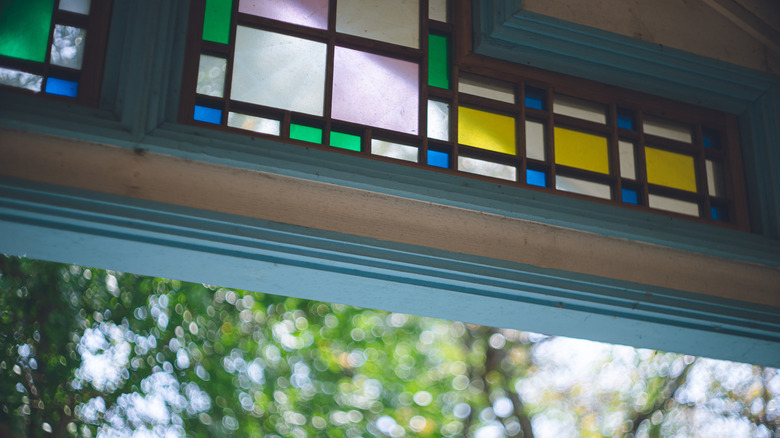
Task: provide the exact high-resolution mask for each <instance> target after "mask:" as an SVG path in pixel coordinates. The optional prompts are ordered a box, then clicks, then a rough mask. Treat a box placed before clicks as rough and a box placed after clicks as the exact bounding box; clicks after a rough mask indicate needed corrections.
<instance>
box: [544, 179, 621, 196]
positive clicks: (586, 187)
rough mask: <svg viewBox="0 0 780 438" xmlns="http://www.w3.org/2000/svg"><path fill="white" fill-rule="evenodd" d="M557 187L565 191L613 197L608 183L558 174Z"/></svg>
mask: <svg viewBox="0 0 780 438" xmlns="http://www.w3.org/2000/svg"><path fill="white" fill-rule="evenodd" d="M555 188H556V189H558V190H562V191H564V192H571V193H579V194H581V195H588V196H593V197H596V198H602V199H610V198H612V190H611V189H610V187H609V186H608V185H606V184H601V183H597V182H593V181H585V180H583V179H579V178H572V177H568V176H562V175H557V176H556V177H555Z"/></svg>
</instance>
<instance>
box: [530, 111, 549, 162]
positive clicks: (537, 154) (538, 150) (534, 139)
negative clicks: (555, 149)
mask: <svg viewBox="0 0 780 438" xmlns="http://www.w3.org/2000/svg"><path fill="white" fill-rule="evenodd" d="M544 131H545V130H544V123H539V122H533V121H531V120H526V121H525V155H526V157H528V158H531V159H534V160H540V161H545V160H547V153H546V152H545V147H544V145H545V144H546V143H547V142H546V141H545V138H546V135H545V133H544Z"/></svg>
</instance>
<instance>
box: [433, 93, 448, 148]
mask: <svg viewBox="0 0 780 438" xmlns="http://www.w3.org/2000/svg"><path fill="white" fill-rule="evenodd" d="M428 138H435V139H437V140H443V141H449V139H450V105H449V104H448V103H445V102H438V101H435V100H429V101H428Z"/></svg>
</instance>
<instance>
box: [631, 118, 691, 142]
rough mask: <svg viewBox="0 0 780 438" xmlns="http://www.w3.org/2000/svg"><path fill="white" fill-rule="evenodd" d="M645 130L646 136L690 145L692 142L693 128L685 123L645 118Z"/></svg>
mask: <svg viewBox="0 0 780 438" xmlns="http://www.w3.org/2000/svg"><path fill="white" fill-rule="evenodd" d="M643 129H644V131H645V134H650V135H657V136H659V137H664V138H669V139H672V140H677V141H683V142H685V143H690V142H691V141H692V138H693V137H692V136H691V127H690V126H689V125H685V124H683V123H677V122H672V121H670V120H664V119H659V118H656V117H652V116H645V119H644V125H643Z"/></svg>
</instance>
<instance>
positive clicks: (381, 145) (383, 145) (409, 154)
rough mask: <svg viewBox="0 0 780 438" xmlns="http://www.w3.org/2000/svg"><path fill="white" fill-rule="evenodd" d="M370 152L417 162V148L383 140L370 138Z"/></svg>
mask: <svg viewBox="0 0 780 438" xmlns="http://www.w3.org/2000/svg"><path fill="white" fill-rule="evenodd" d="M371 153H372V154H374V155H382V156H383V157H390V158H395V159H397V160H404V161H412V162H414V163H416V162H417V148H416V147H414V146H407V145H405V144H398V143H392V142H389V141H384V140H377V139H375V138H374V139H372V140H371Z"/></svg>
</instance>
